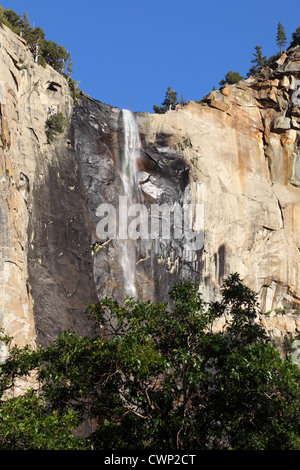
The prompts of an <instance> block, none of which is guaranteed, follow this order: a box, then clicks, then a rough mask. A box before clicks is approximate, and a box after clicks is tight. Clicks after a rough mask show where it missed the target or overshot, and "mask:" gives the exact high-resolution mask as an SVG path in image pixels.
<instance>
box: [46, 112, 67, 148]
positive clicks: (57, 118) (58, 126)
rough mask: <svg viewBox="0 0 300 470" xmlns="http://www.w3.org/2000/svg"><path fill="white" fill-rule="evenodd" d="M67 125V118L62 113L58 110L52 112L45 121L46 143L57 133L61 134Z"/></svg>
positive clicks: (51, 140)
mask: <svg viewBox="0 0 300 470" xmlns="http://www.w3.org/2000/svg"><path fill="white" fill-rule="evenodd" d="M66 126H67V120H66V118H65V117H64V115H63V114H62V113H61V112H60V111H59V112H58V113H55V114H52V115H51V116H50V117H49V118H48V119H47V121H46V124H45V132H46V136H47V139H48V143H50V142H53V140H54V138H55V136H56V135H57V134H62V133H63V132H64V130H65V128H66Z"/></svg>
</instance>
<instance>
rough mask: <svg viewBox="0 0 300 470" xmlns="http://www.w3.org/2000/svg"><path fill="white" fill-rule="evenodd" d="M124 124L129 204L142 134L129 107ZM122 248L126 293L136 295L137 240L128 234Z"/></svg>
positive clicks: (124, 171)
mask: <svg viewBox="0 0 300 470" xmlns="http://www.w3.org/2000/svg"><path fill="white" fill-rule="evenodd" d="M122 114H123V126H124V155H123V160H122V167H121V179H122V183H123V188H124V196H126V197H127V201H128V205H131V204H133V203H134V196H135V195H136V192H137V184H136V172H137V166H136V164H137V160H138V158H139V156H140V148H141V142H140V136H139V132H138V128H137V124H136V121H135V117H134V114H133V113H132V112H131V111H128V110H127V109H124V110H123V111H122ZM120 248H121V265H122V269H123V273H124V289H125V294H127V295H129V296H130V297H136V287H135V273H136V253H135V249H136V247H135V242H134V240H131V239H130V238H129V237H128V236H127V238H126V239H125V240H123V246H121V247H120Z"/></svg>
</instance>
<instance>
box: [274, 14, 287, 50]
mask: <svg viewBox="0 0 300 470" xmlns="http://www.w3.org/2000/svg"><path fill="white" fill-rule="evenodd" d="M276 43H277V45H278V46H279V47H280V54H282V48H283V47H284V46H285V44H286V34H285V30H284V27H283V26H282V24H281V23H280V22H279V23H278V26H277V37H276Z"/></svg>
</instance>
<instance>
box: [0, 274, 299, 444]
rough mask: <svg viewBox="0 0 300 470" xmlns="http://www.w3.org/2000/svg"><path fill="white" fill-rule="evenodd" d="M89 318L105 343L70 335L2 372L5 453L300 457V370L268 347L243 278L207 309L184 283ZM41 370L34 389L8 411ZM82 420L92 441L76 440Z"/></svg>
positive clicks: (11, 361) (16, 355)
mask: <svg viewBox="0 0 300 470" xmlns="http://www.w3.org/2000/svg"><path fill="white" fill-rule="evenodd" d="M87 314H88V315H89V317H90V319H91V321H93V322H95V325H97V326H98V327H99V331H100V330H101V331H104V332H105V335H104V336H103V335H102V334H97V335H95V336H94V337H92V338H88V337H82V336H78V335H76V334H75V333H72V332H69V331H65V332H63V334H62V335H61V336H60V337H59V338H58V339H57V340H56V341H55V342H54V343H53V345H51V346H50V347H48V348H46V349H44V348H38V350H37V351H31V350H30V349H29V348H25V349H21V350H19V349H18V348H13V349H12V351H11V353H10V356H9V357H8V359H7V360H6V362H5V363H3V364H1V366H0V380H1V389H2V400H1V402H0V416H1V419H0V448H3V449H4V448H5V449H6V448H11V449H14V448H20V447H21V448H29V449H30V448H41V447H43V446H45V447H46V448H47V446H51V448H58V449H61V448H62V446H65V447H66V448H68V449H70V448H82V447H85V448H93V449H95V450H97V449H100V450H101V449H112V450H116V449H127V450H129V449H133V450H139V449H155V450H159V449H161V450H164V451H167V450H174V451H175V450H187V449H188V450H209V449H217V450H225V449H233V450H272V449H276V450H284V449H287V450H291V449H298V450H299V449H300V440H299V437H300V423H299V412H300V391H299V379H300V376H299V370H298V368H297V367H296V365H295V364H293V363H292V362H291V361H289V360H283V359H282V358H281V356H280V354H279V352H278V351H277V350H276V349H275V347H274V346H273V345H272V344H271V342H270V341H269V338H268V337H267V336H266V334H265V331H264V330H263V329H262V327H261V326H260V324H259V323H258V322H257V314H258V306H257V300H256V295H255V294H254V293H253V292H252V291H251V290H250V289H249V288H247V287H246V286H245V285H244V284H243V283H242V281H241V280H240V278H239V276H238V275H237V274H234V275H232V276H230V277H229V278H228V279H227V280H225V281H224V285H223V289H222V299H221V301H219V302H214V303H212V304H210V305H209V307H208V308H207V307H204V304H203V301H202V298H201V296H200V295H199V293H198V286H197V285H196V283H194V282H191V281H187V282H184V283H179V284H177V285H176V286H174V287H173V289H172V291H171V293H170V299H169V302H168V303H167V302H166V303H151V302H141V301H135V300H132V299H127V300H125V302H124V303H122V304H119V303H117V302H116V301H114V300H112V299H103V300H101V301H99V302H96V303H95V304H92V305H91V306H89V307H88V309H87ZM220 318H223V319H225V327H224V329H223V330H216V329H215V328H214V325H215V322H216V321H217V320H218V319H220ZM100 327H101V328H100ZM33 370H35V371H36V372H37V375H38V380H37V384H38V388H37V390H35V391H32V392H28V393H27V394H26V395H25V397H19V398H15V399H8V400H7V399H6V400H4V393H5V390H8V389H9V388H10V387H11V386H12V384H13V382H14V380H15V379H16V378H18V377H19V376H26V374H28V373H29V372H30V371H33ZM12 400H14V401H12ZM28 407H30V409H31V411H30V413H29V411H28V409H29V408H28ZM22 416H23V418H22ZM80 419H81V420H82V419H89V420H91V421H92V422H93V429H94V430H93V432H92V433H91V435H90V436H89V438H88V439H78V438H75V437H74V436H73V437H72V435H71V433H70V428H71V427H72V425H73V426H74V424H75V423H78V422H79V420H80ZM22 422H23V423H24V424H25V425H24V426H23V427H22V426H21V423H22ZM37 429H38V430H39V431H40V432H39V433H37V431H36V430H37ZM53 430H55V433H54V432H53ZM47 435H48V438H47V437H46V436H47ZM60 436H61V437H62V439H61V440H60Z"/></svg>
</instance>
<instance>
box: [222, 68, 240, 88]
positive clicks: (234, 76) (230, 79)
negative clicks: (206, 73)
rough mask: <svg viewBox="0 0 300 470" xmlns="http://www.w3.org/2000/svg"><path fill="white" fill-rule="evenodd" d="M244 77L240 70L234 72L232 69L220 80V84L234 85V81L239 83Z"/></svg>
mask: <svg viewBox="0 0 300 470" xmlns="http://www.w3.org/2000/svg"><path fill="white" fill-rule="evenodd" d="M243 79H244V77H242V76H241V75H240V74H239V72H232V71H231V70H230V71H229V72H227V73H226V75H225V77H224V78H223V79H222V80H221V81H220V82H219V85H220V86H224V85H226V84H228V85H233V84H234V83H238V82H240V81H241V80H243Z"/></svg>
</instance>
